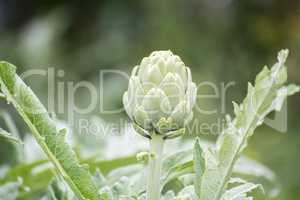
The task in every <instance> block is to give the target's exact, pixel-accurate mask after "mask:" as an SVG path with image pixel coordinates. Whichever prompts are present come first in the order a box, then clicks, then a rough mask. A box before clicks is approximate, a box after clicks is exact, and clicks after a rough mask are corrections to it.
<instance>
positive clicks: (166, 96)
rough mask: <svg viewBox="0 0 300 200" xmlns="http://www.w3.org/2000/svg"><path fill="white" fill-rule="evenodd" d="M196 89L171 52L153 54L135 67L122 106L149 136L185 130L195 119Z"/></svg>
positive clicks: (178, 60) (183, 65)
mask: <svg viewBox="0 0 300 200" xmlns="http://www.w3.org/2000/svg"><path fill="white" fill-rule="evenodd" d="M196 94H197V87H196V85H195V83H193V82H192V76H191V71H190V69H189V68H188V67H186V66H185V64H184V63H183V62H182V60H181V59H180V57H179V56H176V55H174V54H173V53H172V52H171V51H154V52H153V53H151V55H150V56H149V57H145V58H144V59H143V60H142V62H141V63H140V65H138V66H136V67H134V69H133V70H132V74H131V77H130V80H129V85H128V90H127V91H126V92H125V93H124V95H123V104H124V107H125V110H126V112H127V114H128V116H129V117H130V118H131V119H132V120H133V121H134V122H135V123H136V124H137V125H138V126H139V127H141V128H142V129H144V130H146V131H147V132H148V133H150V134H152V133H153V132H155V133H157V134H166V133H168V132H173V131H176V130H180V129H182V128H184V126H185V125H186V123H188V122H189V121H190V120H191V119H192V118H193V112H192V108H193V106H194V104H195V102H196Z"/></svg>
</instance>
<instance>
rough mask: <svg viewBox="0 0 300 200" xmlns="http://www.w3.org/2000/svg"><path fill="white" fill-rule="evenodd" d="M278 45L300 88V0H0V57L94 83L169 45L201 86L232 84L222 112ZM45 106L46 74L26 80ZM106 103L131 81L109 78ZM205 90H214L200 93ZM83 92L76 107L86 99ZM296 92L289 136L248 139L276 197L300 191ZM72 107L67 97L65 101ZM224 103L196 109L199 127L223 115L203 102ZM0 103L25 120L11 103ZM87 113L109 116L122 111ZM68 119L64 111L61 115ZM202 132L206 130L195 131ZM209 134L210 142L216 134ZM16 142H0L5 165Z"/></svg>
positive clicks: (118, 99)
mask: <svg viewBox="0 0 300 200" xmlns="http://www.w3.org/2000/svg"><path fill="white" fill-rule="evenodd" d="M282 48H288V49H290V57H289V59H288V64H287V65H288V66H289V68H288V70H289V72H288V73H289V82H293V83H297V84H300V68H299V65H300V53H299V52H300V1H298V0H289V1H280V0H251V1H235V0H187V1H183V0H181V1H180V0H163V1H161V0H152V1H141V0H123V1H116V0H110V1H108V0H106V1H96V0H95V1H79V0H77V1H62V0H52V1H50V0H48V1H30V0H29V1H17V0H0V59H1V60H7V61H9V62H11V63H13V64H15V65H16V66H18V72H19V73H21V72H24V71H26V70H28V69H48V68H49V67H54V68H55V69H57V70H58V69H59V70H64V71H65V75H64V77H62V78H59V80H60V81H65V83H67V82H68V81H75V82H77V81H83V80H84V81H90V82H92V83H94V84H95V86H97V87H99V86H98V85H97V84H98V82H97V80H98V75H99V74H98V72H99V70H100V69H118V70H122V71H124V72H126V73H129V72H130V70H131V69H132V67H133V66H135V65H136V64H138V63H139V62H140V60H141V58H143V57H144V56H147V55H149V54H150V53H151V52H152V51H153V50H168V49H170V50H172V51H173V52H174V53H175V54H177V55H179V56H180V57H181V58H182V59H183V61H184V62H185V63H186V65H188V66H189V67H191V69H192V72H193V78H194V80H195V82H196V83H201V82H203V81H209V82H212V83H215V84H220V83H222V82H224V83H228V82H231V81H232V82H235V85H234V86H232V87H231V88H230V89H228V91H227V93H226V109H225V110H226V112H229V113H232V106H231V101H233V100H235V101H237V102H240V101H241V100H242V98H243V97H244V96H245V94H246V90H247V82H248V81H253V80H254V77H255V75H256V74H257V73H258V72H259V71H260V69H261V68H262V67H263V66H264V65H265V64H268V65H269V66H271V65H272V64H273V63H274V62H275V61H276V54H277V52H278V51H279V50H280V49H282ZM27 82H28V84H29V85H30V86H31V87H32V88H33V90H34V91H35V93H36V94H37V95H38V96H39V97H40V98H41V99H42V101H43V102H44V103H46V102H47V98H48V92H49V91H48V90H47V88H48V86H47V81H46V80H45V78H32V79H30V80H27ZM104 84H105V85H106V86H105V87H107V88H109V90H105V98H104V103H103V102H102V103H103V104H104V107H105V108H109V109H113V108H121V107H122V94H123V92H124V91H125V90H126V88H127V80H123V79H118V78H116V77H110V76H107V77H106V78H105V79H104ZM198 93H199V94H209V93H210V91H208V90H207V91H205V90H204V89H203V90H199V91H198ZM89 101H90V99H89V95H87V94H85V93H84V91H82V94H81V95H76V104H77V105H81V106H82V107H84V106H86V104H87V103H86V102H89ZM299 102H300V95H299V94H298V95H296V96H293V97H291V98H289V100H288V131H287V133H285V134H282V133H279V132H277V131H275V130H274V129H272V128H270V127H267V126H262V127H261V128H259V129H258V131H257V134H255V136H254V137H253V138H252V139H251V142H250V147H249V149H248V150H247V152H246V154H248V155H249V156H251V157H253V158H255V159H257V160H259V161H261V162H262V163H264V164H266V165H267V166H269V167H270V168H271V169H273V170H274V171H275V173H276V174H277V175H278V179H279V181H280V184H281V186H282V188H283V191H282V194H281V196H280V199H285V200H293V199H297V198H298V197H299V196H300V173H299V169H300V117H299V116H300V106H299ZM65 103H66V102H65ZM198 103H199V104H201V106H205V107H207V108H214V107H216V108H217V109H218V111H219V112H218V113H217V114H213V115H200V114H199V113H198V114H197V113H196V118H197V119H199V120H201V121H203V123H213V122H216V121H217V120H218V119H220V117H222V116H223V114H224V112H222V110H221V109H220V106H221V102H220V99H216V100H208V99H205V100H203V101H201V100H199V102H198ZM0 106H1V109H5V110H6V111H9V113H10V114H11V115H13V117H14V118H15V119H16V120H17V125H18V128H19V129H20V130H21V131H20V132H21V133H22V134H23V136H24V134H25V133H23V132H24V130H26V129H24V125H23V123H22V122H21V120H19V118H18V117H17V114H16V113H15V112H14V111H13V109H11V108H10V107H9V106H7V104H6V103H5V102H2V103H1V104H0ZM91 114H96V115H99V116H101V117H102V118H103V119H105V120H106V121H109V122H113V121H116V120H118V119H119V118H120V117H121V118H124V119H127V118H126V115H125V113H121V114H103V113H99V112H98V110H95V111H94V112H93V113H91ZM57 116H58V118H59V119H61V120H67V114H59V113H58V114H57ZM197 134H201V132H200V133H197ZM210 139H212V138H210ZM11 151H12V148H11V147H10V145H9V144H7V143H6V142H4V141H2V140H1V141H0V164H4V163H6V164H7V163H10V164H11V165H13V164H14V162H15V161H14V159H13V157H12V156H11Z"/></svg>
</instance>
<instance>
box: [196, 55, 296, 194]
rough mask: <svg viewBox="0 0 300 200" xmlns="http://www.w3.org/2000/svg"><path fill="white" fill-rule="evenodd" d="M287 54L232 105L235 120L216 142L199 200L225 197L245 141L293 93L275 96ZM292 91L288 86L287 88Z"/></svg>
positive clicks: (280, 81) (284, 77)
mask: <svg viewBox="0 0 300 200" xmlns="http://www.w3.org/2000/svg"><path fill="white" fill-rule="evenodd" d="M287 55H288V50H282V51H280V52H279V54H278V62H277V63H276V64H275V65H274V66H273V67H272V69H271V70H268V69H267V68H266V67H265V68H264V69H263V70H262V72H260V73H259V74H258V76H257V77H256V80H255V85H254V86H253V85H252V84H250V83H249V84H248V93H247V95H246V98H245V99H244V101H243V103H242V104H241V105H235V111H236V112H235V114H236V117H235V119H234V120H233V121H232V122H229V124H228V128H227V129H225V130H224V131H223V133H222V134H221V136H220V137H219V138H218V141H217V150H216V151H217V155H218V156H217V163H218V165H217V166H215V165H213V166H207V167H206V170H205V171H204V174H203V177H202V183H201V194H200V196H199V197H200V199H201V200H219V199H220V198H221V196H222V195H223V194H224V192H225V189H226V187H227V184H228V181H229V180H230V177H231V174H232V173H233V167H234V164H235V162H236V161H237V159H238V157H239V156H240V154H241V152H242V151H243V149H244V148H245V147H246V145H247V140H248V138H249V137H250V136H251V135H252V134H253V132H254V130H255V128H256V127H258V126H259V125H261V124H262V122H263V119H264V118H265V117H266V116H267V115H268V114H269V113H270V112H272V111H274V110H276V108H279V107H280V105H281V102H282V101H283V100H284V99H285V98H286V97H287V96H288V95H289V94H292V93H293V92H295V91H297V89H296V88H292V89H290V91H293V92H290V93H288V92H286V93H285V94H284V95H278V92H279V91H280V89H282V88H283V87H284V86H283V84H284V82H285V81H286V78H287V77H286V69H285V66H284V62H285V60H286V58H287ZM289 87H291V86H289Z"/></svg>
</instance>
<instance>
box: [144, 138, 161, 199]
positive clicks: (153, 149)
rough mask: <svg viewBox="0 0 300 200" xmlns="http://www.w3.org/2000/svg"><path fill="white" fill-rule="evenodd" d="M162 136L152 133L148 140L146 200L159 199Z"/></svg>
mask: <svg viewBox="0 0 300 200" xmlns="http://www.w3.org/2000/svg"><path fill="white" fill-rule="evenodd" d="M163 145H164V139H163V136H161V135H157V134H153V135H152V139H151V140H150V153H151V155H153V156H150V160H149V169H148V180H147V181H148V183H147V184H148V185H147V200H159V199H160V190H161V188H160V177H161V164H162V154H163Z"/></svg>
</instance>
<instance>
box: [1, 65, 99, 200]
mask: <svg viewBox="0 0 300 200" xmlns="http://www.w3.org/2000/svg"><path fill="white" fill-rule="evenodd" d="M15 71H16V67H15V66H13V65H11V64H9V63H7V62H1V63H0V85H1V90H2V93H4V94H5V96H6V98H7V101H8V102H9V103H10V102H11V103H12V104H13V106H14V107H15V108H16V110H17V111H18V113H19V114H20V115H21V117H22V118H23V119H24V121H25V122H26V124H27V126H28V127H29V129H30V130H31V132H32V134H33V136H34V137H35V139H36V140H37V142H38V144H39V145H40V146H41V148H42V149H43V151H44V153H45V154H46V155H47V156H48V158H49V160H50V161H51V162H52V163H53V164H54V166H55V167H56V168H57V169H58V171H59V173H60V174H61V176H62V177H63V178H64V180H65V181H66V182H67V183H68V184H69V186H70V188H72V190H73V192H74V193H75V194H76V196H77V197H78V198H79V199H89V200H99V199H100V196H99V194H98V191H97V188H96V186H95V185H94V183H93V181H92V177H91V175H90V173H89V172H88V170H87V169H86V168H84V167H83V166H81V165H80V164H79V161H78V159H77V157H76V155H75V153H74V152H73V150H72V149H71V148H70V146H69V145H68V144H67V143H66V141H65V140H64V137H62V136H61V135H62V134H59V131H58V130H57V127H56V125H55V123H54V121H53V120H52V119H51V118H50V116H49V115H48V112H47V110H46V109H45V108H44V106H43V105H42V104H41V102H40V101H39V99H38V98H37V97H36V95H35V94H34V93H33V91H32V90H31V89H30V88H29V87H28V86H27V85H26V84H25V83H24V82H23V81H22V80H21V79H20V77H18V76H17V75H16V73H15Z"/></svg>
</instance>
